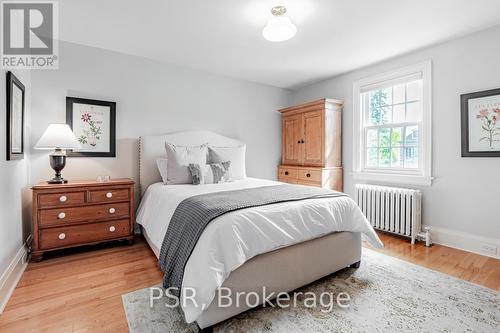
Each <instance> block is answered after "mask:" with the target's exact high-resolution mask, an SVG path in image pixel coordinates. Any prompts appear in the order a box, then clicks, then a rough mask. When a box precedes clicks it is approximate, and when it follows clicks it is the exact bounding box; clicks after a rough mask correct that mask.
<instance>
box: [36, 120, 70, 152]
mask: <svg viewBox="0 0 500 333" xmlns="http://www.w3.org/2000/svg"><path fill="white" fill-rule="evenodd" d="M78 148H80V144H79V143H78V140H77V139H76V136H75V134H73V131H72V130H71V128H70V127H69V126H68V125H66V124H50V125H49V127H47V129H46V130H45V132H44V133H43V135H42V137H41V138H40V140H38V142H37V143H36V145H35V149H78Z"/></svg>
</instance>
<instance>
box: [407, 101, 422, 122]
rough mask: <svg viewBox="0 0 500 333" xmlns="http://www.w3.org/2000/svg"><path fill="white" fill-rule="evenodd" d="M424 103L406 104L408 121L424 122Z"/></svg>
mask: <svg viewBox="0 0 500 333" xmlns="http://www.w3.org/2000/svg"><path fill="white" fill-rule="evenodd" d="M421 118H422V103H421V102H413V103H408V104H406V121H411V122H414V121H420V120H422V119H421Z"/></svg>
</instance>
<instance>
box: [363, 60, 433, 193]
mask: <svg viewBox="0 0 500 333" xmlns="http://www.w3.org/2000/svg"><path fill="white" fill-rule="evenodd" d="M430 70H431V67H430V62H426V63H422V64H418V65H415V66H411V67H407V68H404V69H401V70H398V71H395V72H392V73H385V74H383V75H380V76H376V77H373V78H368V79H364V80H360V81H358V82H356V83H355V84H354V100H355V103H354V111H355V112H354V143H355V146H354V176H355V177H356V178H362V179H368V180H379V181H387V182H397V183H408V184H427V185H430V182H431V176H430V174H431V172H430V171H431V164H430V158H431V140H430V134H431V132H430V131H431V124H430V122H431V116H430V109H431V107H430V106H431V103H430V91H431V90H430V74H431V73H430Z"/></svg>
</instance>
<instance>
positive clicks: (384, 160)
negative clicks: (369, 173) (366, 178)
mask: <svg viewBox="0 0 500 333" xmlns="http://www.w3.org/2000/svg"><path fill="white" fill-rule="evenodd" d="M378 153H379V156H378V164H379V166H381V167H390V166H391V150H390V149H389V148H380V149H379V151H378Z"/></svg>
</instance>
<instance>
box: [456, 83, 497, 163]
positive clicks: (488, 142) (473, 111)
mask: <svg viewBox="0 0 500 333" xmlns="http://www.w3.org/2000/svg"><path fill="white" fill-rule="evenodd" d="M461 106H462V156H463V157H500V89H493V90H487V91H481V92H475V93H471V94H464V95H461Z"/></svg>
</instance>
